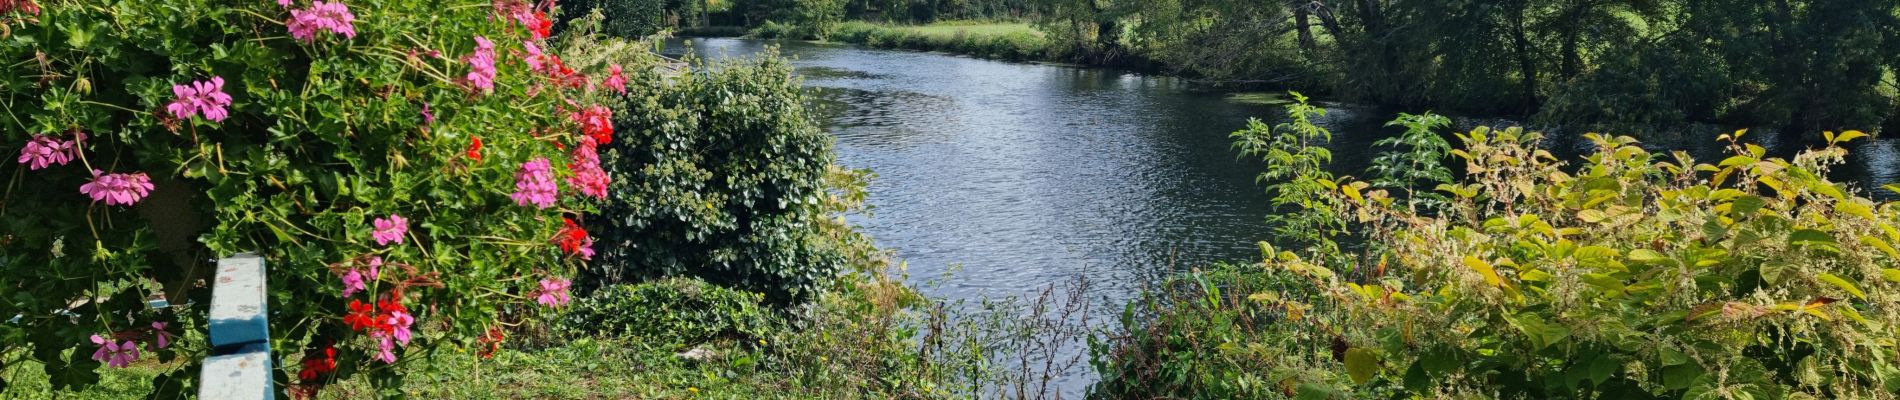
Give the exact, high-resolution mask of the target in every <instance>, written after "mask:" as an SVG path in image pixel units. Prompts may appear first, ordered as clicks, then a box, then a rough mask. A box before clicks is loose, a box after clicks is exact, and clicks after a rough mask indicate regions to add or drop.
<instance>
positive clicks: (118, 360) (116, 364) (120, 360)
mask: <svg viewBox="0 0 1900 400" xmlns="http://www.w3.org/2000/svg"><path fill="white" fill-rule="evenodd" d="M92 343H93V344H97V345H99V350H98V351H94V352H92V359H94V360H98V361H102V362H105V363H106V365H109V366H112V367H113V368H125V367H126V366H130V365H132V362H133V361H138V360H139V346H138V345H137V344H133V343H132V341H129V340H128V341H126V342H125V343H117V342H114V341H112V340H111V339H106V338H104V337H101V336H99V335H92Z"/></svg>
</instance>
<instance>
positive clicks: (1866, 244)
mask: <svg viewBox="0 0 1900 400" xmlns="http://www.w3.org/2000/svg"><path fill="white" fill-rule="evenodd" d="M1741 136H1742V135H1741V133H1740V132H1738V133H1736V134H1734V135H1723V137H1722V138H1721V140H1724V141H1725V142H1727V143H1728V145H1729V149H1730V150H1731V154H1732V155H1731V156H1729V157H1728V158H1726V159H1723V160H1721V161H1720V162H1719V163H1715V164H1706V163H1698V162H1697V161H1696V160H1694V159H1692V158H1690V157H1689V156H1688V155H1686V153H1682V152H1677V153H1675V154H1673V155H1670V156H1660V155H1657V154H1653V153H1651V152H1650V151H1648V150H1645V149H1643V148H1642V147H1639V146H1637V144H1636V142H1635V140H1634V139H1630V138H1627V137H1611V136H1602V135H1595V134H1592V135H1588V138H1589V139H1590V140H1591V141H1592V142H1593V143H1595V144H1596V146H1597V150H1596V152H1595V153H1593V154H1590V155H1588V156H1587V157H1585V158H1584V159H1583V161H1582V162H1581V163H1580V164H1579V165H1577V166H1576V167H1574V168H1570V167H1567V166H1565V165H1564V164H1563V163H1561V162H1559V161H1557V160H1556V159H1555V158H1554V157H1552V156H1551V155H1550V153H1548V152H1546V151H1543V150H1539V149H1537V148H1535V147H1534V143H1535V142H1536V141H1537V138H1538V137H1539V135H1537V134H1535V133H1528V132H1524V131H1521V130H1519V129H1516V128H1512V129H1507V130H1499V131H1493V130H1490V129H1486V128H1478V129H1474V130H1472V131H1470V132H1469V133H1464V134H1459V135H1458V138H1459V140H1460V141H1461V142H1462V148H1461V149H1458V150H1454V151H1451V154H1453V155H1455V156H1456V157H1457V159H1459V160H1463V161H1465V168H1464V174H1463V176H1462V179H1461V180H1460V181H1458V182H1457V183H1454V184H1446V185H1441V186H1440V187H1439V190H1440V191H1442V192H1444V193H1445V194H1446V197H1447V198H1448V199H1449V202H1448V204H1447V205H1446V206H1445V208H1444V211H1443V212H1442V213H1438V214H1433V215H1428V214H1423V213H1420V212H1417V211H1413V210H1412V209H1411V207H1406V206H1403V205H1402V204H1401V203H1399V202H1397V201H1396V200H1394V198H1393V197H1392V196H1391V195H1390V194H1388V193H1386V192H1385V191H1384V190H1373V189H1369V187H1370V185H1368V184H1367V183H1365V182H1355V181H1351V180H1349V179H1339V180H1325V181H1322V182H1320V184H1321V185H1322V186H1323V187H1324V188H1326V190H1324V191H1320V192H1315V194H1316V195H1319V196H1324V197H1325V198H1326V199H1327V200H1326V201H1327V202H1328V204H1334V205H1338V206H1340V208H1337V209H1336V210H1335V211H1337V212H1338V213H1339V215H1344V216H1347V217H1349V218H1351V223H1350V225H1349V228H1348V229H1349V230H1350V231H1352V233H1354V234H1355V235H1356V236H1357V237H1363V238H1365V240H1366V241H1367V243H1366V244H1365V245H1364V246H1362V248H1363V249H1364V250H1363V253H1358V254H1344V253H1345V252H1343V251H1335V250H1332V249H1329V248H1323V247H1313V248H1309V249H1307V250H1304V251H1301V252H1295V251H1279V250H1275V249H1274V247H1273V246H1269V245H1266V244H1262V248H1263V253H1264V254H1265V255H1266V257H1265V258H1266V259H1265V260H1264V261H1262V262H1261V263H1260V264H1257V265H1256V266H1254V267H1252V269H1251V270H1250V272H1249V273H1252V274H1260V275H1263V276H1264V277H1263V278H1261V279H1265V280H1267V281H1284V282H1293V284H1292V285H1291V287H1290V288H1267V289H1252V290H1251V293H1247V294H1245V296H1246V298H1247V300H1248V301H1249V302H1250V303H1247V304H1245V305H1244V306H1245V307H1256V308H1262V309H1265V310H1269V311H1268V314H1271V315H1276V317H1275V318H1277V319H1278V321H1276V323H1274V324H1272V325H1273V326H1274V328H1273V329H1277V330H1282V331H1285V332H1292V334H1286V335H1274V336H1272V337H1259V338H1251V339H1247V340H1246V341H1242V342H1238V343H1230V344H1227V345H1222V344H1221V343H1224V342H1222V341H1194V342H1188V343H1184V344H1181V345H1183V346H1192V348H1195V349H1199V351H1204V352H1222V354H1226V355H1228V356H1230V357H1231V358H1230V359H1226V360H1213V361H1209V360H1201V359H1194V358H1178V359H1175V360H1164V361H1163V362H1177V363H1182V364H1183V365H1174V366H1169V368H1167V369H1166V370H1185V371H1196V372H1197V373H1198V374H1201V375H1207V374H1216V375H1220V374H1226V375H1227V376H1232V377H1233V378H1230V379H1229V380H1228V381H1227V382H1235V381H1245V382H1255V383H1264V384H1269V385H1273V387H1275V388H1278V389H1279V392H1280V393H1282V394H1286V395H1292V394H1296V393H1310V394H1316V395H1326V394H1328V393H1331V394H1334V395H1341V394H1343V393H1354V394H1355V395H1356V396H1373V397H1384V396H1390V395H1393V394H1395V393H1400V392H1403V393H1411V394H1414V395H1416V396H1425V397H1504V398H1548V397H1582V398H1887V397H1891V395H1892V393H1894V391H1895V390H1897V389H1900V368H1895V367H1893V363H1892V362H1890V360H1893V359H1895V357H1897V356H1900V352H1896V348H1895V347H1896V344H1895V343H1894V342H1893V341H1892V340H1891V339H1889V338H1891V337H1893V336H1894V335H1895V334H1896V332H1895V331H1894V327H1895V326H1896V323H1900V295H1896V293H1900V292H1897V291H1896V289H1900V268H1896V266H1900V252H1896V251H1895V250H1894V245H1893V243H1895V242H1900V229H1896V227H1895V224H1896V223H1900V204H1895V203H1893V202H1877V201H1873V200H1870V199H1868V198H1866V197H1862V196H1861V195H1859V194H1857V193H1856V192H1855V190H1853V189H1852V188H1850V187H1847V186H1845V185H1842V184H1839V183H1835V182H1832V181H1830V180H1828V178H1827V173H1828V170H1829V168H1830V167H1831V166H1834V165H1839V164H1841V163H1843V162H1844V160H1845V157H1846V155H1847V150H1846V149H1845V148H1843V147H1840V144H1842V143H1846V142H1848V141H1851V140H1853V139H1855V138H1859V137H1863V136H1865V135H1864V134H1863V133H1861V132H1854V131H1849V132H1846V133H1842V134H1839V135H1836V134H1834V133H1831V132H1830V133H1827V134H1826V135H1825V136H1826V138H1825V139H1826V141H1825V143H1826V146H1825V147H1822V148H1819V149H1813V150H1808V151H1803V152H1801V153H1799V154H1797V155H1795V156H1794V158H1792V159H1779V158H1772V157H1766V156H1765V153H1766V150H1765V149H1764V148H1763V147H1761V146H1757V145H1753V144H1746V143H1744V142H1741V141H1740V138H1741ZM1889 189H1900V187H1890V188H1889ZM1233 295H1235V296H1239V295H1241V294H1233ZM1239 307H1241V305H1230V306H1226V307H1224V308H1220V309H1218V310H1216V311H1214V312H1210V313H1205V314H1199V313H1195V312H1196V311H1195V310H1194V309H1186V310H1188V311H1186V312H1188V313H1191V315H1197V316H1199V315H1232V314H1234V313H1237V312H1238V311H1237V310H1238V309H1239ZM1207 318H1213V317H1207ZM1194 337H1196V336H1195V335H1192V334H1187V333H1176V334H1170V335H1165V336H1161V337H1156V338H1150V339H1149V340H1173V341H1179V340H1184V339H1192V338H1194ZM1133 343H1142V342H1133ZM1134 353H1136V354H1143V353H1141V352H1138V351H1136V352H1134ZM1156 354H1163V355H1166V354H1180V353H1178V352H1158V353H1156ZM1121 359H1123V360H1140V358H1129V357H1124V358H1121ZM1236 360H1239V361H1236ZM1117 365H1120V364H1117ZM1205 388H1210V386H1207V385H1199V384H1190V385H1185V386H1183V388H1182V389H1180V390H1177V391H1174V392H1172V393H1175V394H1181V393H1205V392H1203V391H1200V390H1202V389H1205Z"/></svg>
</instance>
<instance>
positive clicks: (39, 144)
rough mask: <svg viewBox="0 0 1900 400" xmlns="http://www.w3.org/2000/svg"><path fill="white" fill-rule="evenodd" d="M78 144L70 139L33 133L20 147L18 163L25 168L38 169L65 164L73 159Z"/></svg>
mask: <svg viewBox="0 0 1900 400" xmlns="http://www.w3.org/2000/svg"><path fill="white" fill-rule="evenodd" d="M77 149H78V145H77V144H76V143H74V141H72V140H61V139H60V138H56V137H52V136H46V135H35V136H33V138H32V139H28V140H27V141H26V147H25V148H22V149H20V163H21V164H26V167H27V169H30V170H39V169H43V168H46V167H49V166H53V165H66V163H68V162H72V161H73V155H74V154H75V153H77Z"/></svg>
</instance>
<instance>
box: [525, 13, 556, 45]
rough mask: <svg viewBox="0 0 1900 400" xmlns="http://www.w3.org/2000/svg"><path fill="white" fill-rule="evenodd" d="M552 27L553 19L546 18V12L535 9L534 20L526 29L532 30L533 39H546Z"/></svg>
mask: <svg viewBox="0 0 1900 400" xmlns="http://www.w3.org/2000/svg"><path fill="white" fill-rule="evenodd" d="M553 28H554V21H550V20H548V13H547V12H545V11H536V12H535V13H534V22H533V23H530V24H528V30H529V31H531V32H534V38H535V39H546V38H547V37H548V35H549V34H551V33H552V31H553Z"/></svg>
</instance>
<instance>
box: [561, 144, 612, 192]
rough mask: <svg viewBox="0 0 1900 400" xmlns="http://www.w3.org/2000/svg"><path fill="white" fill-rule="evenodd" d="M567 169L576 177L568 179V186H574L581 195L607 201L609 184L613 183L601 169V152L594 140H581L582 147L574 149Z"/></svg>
mask: <svg viewBox="0 0 1900 400" xmlns="http://www.w3.org/2000/svg"><path fill="white" fill-rule="evenodd" d="M567 167H568V169H570V170H573V171H574V176H573V177H570V178H567V185H568V186H573V187H574V190H576V191H579V192H580V193H581V194H584V195H588V196H593V197H594V198H596V199H601V200H606V199H607V184H609V183H611V182H610V180H611V178H608V177H607V171H606V170H604V169H602V168H601V167H600V150H599V146H598V145H595V144H594V139H593V138H587V137H584V138H581V145H580V146H575V147H574V153H573V154H572V155H571V158H570V159H569V160H568V163H567Z"/></svg>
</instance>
